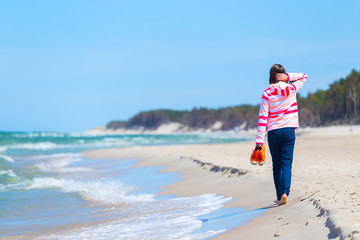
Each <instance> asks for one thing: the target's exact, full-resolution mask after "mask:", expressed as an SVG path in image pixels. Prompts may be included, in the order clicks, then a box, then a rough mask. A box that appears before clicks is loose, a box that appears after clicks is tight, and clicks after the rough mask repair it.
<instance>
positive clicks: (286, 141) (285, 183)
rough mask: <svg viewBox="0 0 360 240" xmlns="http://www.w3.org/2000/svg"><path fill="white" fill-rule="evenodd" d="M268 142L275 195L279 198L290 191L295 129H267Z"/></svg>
mask: <svg viewBox="0 0 360 240" xmlns="http://www.w3.org/2000/svg"><path fill="white" fill-rule="evenodd" d="M268 143H269V149H270V153H271V158H272V162H273V177H274V183H275V189H276V196H277V199H278V200H280V199H281V196H282V195H283V194H284V193H285V194H286V195H289V193H290V186H291V168H292V162H293V155H294V146H295V129H294V128H290V127H288V128H280V129H275V130H271V131H269V132H268Z"/></svg>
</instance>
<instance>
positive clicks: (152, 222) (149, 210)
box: [39, 194, 231, 240]
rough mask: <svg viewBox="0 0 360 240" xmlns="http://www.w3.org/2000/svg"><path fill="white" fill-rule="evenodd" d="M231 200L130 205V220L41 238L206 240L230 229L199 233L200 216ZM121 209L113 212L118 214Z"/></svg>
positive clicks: (198, 198)
mask: <svg viewBox="0 0 360 240" xmlns="http://www.w3.org/2000/svg"><path fill="white" fill-rule="evenodd" d="M229 200H231V198H225V197H223V196H220V195H216V194H204V195H199V196H194V197H179V198H173V199H164V200H156V201H153V202H145V203H143V204H136V205H134V206H133V207H131V206H127V207H128V211H127V216H126V218H120V219H118V220H115V221H112V222H108V223H104V224H100V225H97V226H92V227H83V228H81V229H79V230H72V231H70V232H64V233H61V232H60V233H57V234H52V235H48V236H41V238H39V239H64V240H69V239H79V240H85V239H96V240H106V239H129V240H135V239H154V240H155V239H179V240H180V239H181V240H185V239H187V240H190V239H203V238H207V237H211V236H214V235H217V234H219V233H222V232H224V231H226V229H221V226H219V227H218V228H220V229H219V230H208V231H204V232H195V233H194V231H195V230H197V229H199V228H200V227H201V226H202V221H201V220H200V219H198V218H199V217H200V216H202V215H205V214H208V213H210V212H212V211H214V210H217V209H219V208H221V207H222V206H223V205H224V203H225V202H227V201H229ZM116 210H118V209H112V211H116Z"/></svg>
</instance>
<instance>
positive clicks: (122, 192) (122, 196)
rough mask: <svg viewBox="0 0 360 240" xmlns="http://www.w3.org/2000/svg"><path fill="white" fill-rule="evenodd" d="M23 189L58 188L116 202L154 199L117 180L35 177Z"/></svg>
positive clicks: (97, 200)
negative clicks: (136, 192)
mask: <svg viewBox="0 0 360 240" xmlns="http://www.w3.org/2000/svg"><path fill="white" fill-rule="evenodd" d="M25 189H58V190H61V191H63V192H76V193H79V194H80V195H81V196H82V197H83V198H84V199H85V200H90V201H96V202H102V203H106V204H117V203H124V202H144V201H152V200H154V199H153V197H154V194H131V192H132V191H133V190H134V187H132V186H126V185H124V184H123V183H122V182H120V181H118V180H72V179H65V178H52V177H36V178H34V179H33V180H32V184H31V185H29V186H27V187H26V188H25Z"/></svg>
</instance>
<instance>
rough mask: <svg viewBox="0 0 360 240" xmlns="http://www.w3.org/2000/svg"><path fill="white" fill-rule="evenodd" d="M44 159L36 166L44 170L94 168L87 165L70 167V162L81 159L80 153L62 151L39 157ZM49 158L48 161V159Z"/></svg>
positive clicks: (58, 170) (78, 170) (86, 170)
mask: <svg viewBox="0 0 360 240" xmlns="http://www.w3.org/2000/svg"><path fill="white" fill-rule="evenodd" d="M37 159H43V162H40V163H37V164H36V165H35V166H36V167H37V168H39V169H40V170H41V171H43V172H61V173H72V172H91V171H93V169H92V168H87V167H68V166H69V165H70V164H72V163H75V162H78V161H81V160H82V159H81V158H80V154H76V153H60V154H51V155H45V156H42V157H37ZM46 160H47V161H46Z"/></svg>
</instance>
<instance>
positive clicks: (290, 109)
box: [256, 73, 307, 144]
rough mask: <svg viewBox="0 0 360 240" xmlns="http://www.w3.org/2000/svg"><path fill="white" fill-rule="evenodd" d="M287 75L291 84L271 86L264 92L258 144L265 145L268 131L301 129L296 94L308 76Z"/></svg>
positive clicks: (279, 83) (257, 138)
mask: <svg viewBox="0 0 360 240" xmlns="http://www.w3.org/2000/svg"><path fill="white" fill-rule="evenodd" d="M287 75H288V79H289V83H285V82H278V83H275V84H271V85H270V86H269V87H268V88H267V89H265V90H264V92H263V95H262V98H261V103H260V110H259V121H258V127H257V135H256V143H257V144H263V143H264V138H265V132H266V130H267V131H271V130H274V129H279V128H285V127H294V128H297V127H299V118H298V109H297V102H296V93H297V92H298V91H299V89H300V88H301V87H302V86H304V84H305V81H306V80H307V75H306V74H304V73H288V74H287ZM290 82H292V83H290Z"/></svg>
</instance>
